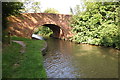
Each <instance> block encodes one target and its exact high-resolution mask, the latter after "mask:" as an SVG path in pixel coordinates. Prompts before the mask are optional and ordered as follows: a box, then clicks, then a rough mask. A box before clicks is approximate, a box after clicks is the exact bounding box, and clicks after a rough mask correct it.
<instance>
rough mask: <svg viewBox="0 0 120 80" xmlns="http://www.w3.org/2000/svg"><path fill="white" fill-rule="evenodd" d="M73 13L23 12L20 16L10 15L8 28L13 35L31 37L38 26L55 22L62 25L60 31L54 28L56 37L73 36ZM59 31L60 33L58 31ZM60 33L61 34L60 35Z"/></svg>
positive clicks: (59, 25) (58, 25)
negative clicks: (71, 25) (70, 22)
mask: <svg viewBox="0 0 120 80" xmlns="http://www.w3.org/2000/svg"><path fill="white" fill-rule="evenodd" d="M70 18H71V15H64V14H52V13H21V15H18V16H10V17H8V18H7V19H8V21H9V23H8V30H9V31H10V32H11V34H12V35H16V36H19V37H26V38H31V35H32V34H33V30H34V28H36V27H39V26H42V25H45V24H54V25H57V26H56V27H60V31H57V30H58V29H57V28H56V31H55V29H54V37H57V38H66V39H67V38H68V37H70V36H72V33H71V31H70V29H71V27H70V26H69V20H70ZM57 32H58V33H57ZM58 34H59V35H58Z"/></svg>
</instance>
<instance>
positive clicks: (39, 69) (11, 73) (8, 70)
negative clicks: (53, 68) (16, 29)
mask: <svg viewBox="0 0 120 80" xmlns="http://www.w3.org/2000/svg"><path fill="white" fill-rule="evenodd" d="M12 40H19V41H24V42H25V44H26V48H25V52H24V53H20V49H21V45H19V44H17V43H14V42H12V44H11V45H7V46H3V53H2V57H3V65H2V67H3V71H2V72H3V73H2V74H3V76H2V77H3V78H46V72H45V69H44V66H43V56H42V53H41V51H40V49H41V48H43V47H44V41H41V40H31V39H26V38H19V37H12Z"/></svg>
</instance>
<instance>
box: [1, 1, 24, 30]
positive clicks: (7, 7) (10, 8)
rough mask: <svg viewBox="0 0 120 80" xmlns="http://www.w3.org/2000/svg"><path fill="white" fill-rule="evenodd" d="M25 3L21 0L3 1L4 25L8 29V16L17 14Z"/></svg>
mask: <svg viewBox="0 0 120 80" xmlns="http://www.w3.org/2000/svg"><path fill="white" fill-rule="evenodd" d="M22 5H23V3H21V2H2V24H3V25H2V26H3V29H6V23H7V20H6V18H7V17H8V16H10V15H16V14H18V13H20V11H19V10H20V9H22V8H21V6H22Z"/></svg>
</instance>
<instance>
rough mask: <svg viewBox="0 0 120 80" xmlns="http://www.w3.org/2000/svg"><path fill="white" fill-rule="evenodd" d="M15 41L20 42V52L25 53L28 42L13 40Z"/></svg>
mask: <svg viewBox="0 0 120 80" xmlns="http://www.w3.org/2000/svg"><path fill="white" fill-rule="evenodd" d="M13 42H16V43H18V44H20V45H21V46H22V48H21V50H20V53H25V48H26V44H25V43H24V42H23V41H15V40H13Z"/></svg>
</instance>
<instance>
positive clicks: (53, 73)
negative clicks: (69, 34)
mask: <svg viewBox="0 0 120 80" xmlns="http://www.w3.org/2000/svg"><path fill="white" fill-rule="evenodd" d="M47 44H48V49H47V52H46V55H45V56H44V66H45V68H46V72H47V75H48V78H118V54H119V53H120V52H119V51H118V50H116V49H113V48H106V47H100V46H93V45H87V44H75V43H73V42H69V41H64V40H59V39H52V38H49V39H47Z"/></svg>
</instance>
